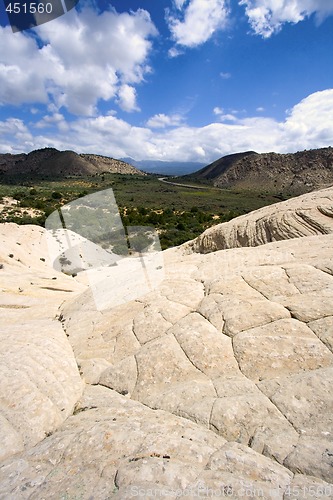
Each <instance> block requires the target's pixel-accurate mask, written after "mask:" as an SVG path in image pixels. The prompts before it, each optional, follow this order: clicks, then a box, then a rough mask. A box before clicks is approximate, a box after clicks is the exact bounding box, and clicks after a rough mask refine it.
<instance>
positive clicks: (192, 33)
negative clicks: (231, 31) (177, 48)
mask: <svg viewBox="0 0 333 500" xmlns="http://www.w3.org/2000/svg"><path fill="white" fill-rule="evenodd" d="M174 3H175V5H176V7H177V9H178V11H180V12H174V13H173V14H170V13H169V14H168V16H167V22H168V25H169V29H170V31H171V35H172V38H173V40H174V41H175V42H176V44H178V45H181V46H183V47H196V46H198V45H201V44H202V43H204V42H206V41H207V40H209V39H210V38H211V37H212V35H213V34H214V33H215V32H216V31H217V30H220V29H222V28H224V27H225V25H226V21H227V15H228V9H227V6H226V1H225V0H190V1H189V2H188V3H187V2H185V1H183V0H175V2H174Z"/></svg>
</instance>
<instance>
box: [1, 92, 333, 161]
mask: <svg viewBox="0 0 333 500" xmlns="http://www.w3.org/2000/svg"><path fill="white" fill-rule="evenodd" d="M215 114H216V117H217V118H218V121H216V122H214V123H210V124H208V125H205V126H202V127H190V126H188V125H186V124H184V123H183V124H179V125H178V126H177V125H176V126H173V127H169V126H165V127H163V126H162V125H161V124H163V122H168V117H167V115H163V114H161V115H155V117H152V118H151V120H152V119H153V118H155V120H156V122H155V125H156V124H158V120H159V123H160V125H161V126H160V127H159V128H156V127H153V125H154V122H151V123H150V124H149V125H148V123H147V124H146V126H144V127H136V126H133V125H131V124H130V123H128V122H127V121H125V120H121V119H119V118H117V117H116V116H113V115H112V114H109V115H106V116H97V117H80V118H76V119H75V120H73V121H67V122H65V124H66V126H67V129H66V130H65V129H64V130H61V128H59V127H58V121H59V123H61V125H62V126H64V120H62V119H61V117H60V116H58V115H54V117H53V118H48V119H44V124H46V123H47V124H49V125H51V124H52V123H54V127H53V129H51V128H49V127H46V128H43V129H40V128H36V129H33V128H32V127H30V129H28V127H27V125H25V124H24V123H23V122H22V121H21V120H18V119H14V118H12V119H9V120H6V121H5V122H0V134H1V136H2V139H3V140H2V143H1V150H2V151H3V152H10V151H12V152H14V151H15V152H22V151H31V150H32V149H36V148H43V147H46V146H53V147H56V148H58V149H73V150H75V151H77V152H82V153H89V152H90V153H97V154H105V155H107V156H113V157H116V158H120V157H125V156H130V157H132V158H135V159H137V160H142V159H151V160H177V161H201V162H206V163H207V164H208V163H210V162H212V161H214V160H216V159H217V158H219V157H221V156H224V155H227V154H231V153H236V152H240V151H247V150H254V151H257V152H258V153H264V152H269V151H275V152H277V153H287V152H295V151H301V150H303V149H313V148H320V147H327V146H332V145H333V120H332V116H333V89H327V90H324V91H321V92H316V93H314V94H311V95H309V96H308V97H306V98H305V99H303V100H302V101H301V102H299V103H297V104H296V105H295V106H294V107H293V108H292V109H291V110H289V111H288V113H287V114H286V118H285V120H282V121H277V120H275V119H273V118H269V117H260V116H255V117H247V118H239V119H237V118H236V117H235V116H233V120H230V118H229V117H228V115H227V114H226V113H224V111H223V109H221V108H218V107H217V108H215ZM165 117H167V118H165ZM169 123H170V122H169ZM41 131H42V132H43V133H42V134H41ZM34 132H38V135H34Z"/></svg>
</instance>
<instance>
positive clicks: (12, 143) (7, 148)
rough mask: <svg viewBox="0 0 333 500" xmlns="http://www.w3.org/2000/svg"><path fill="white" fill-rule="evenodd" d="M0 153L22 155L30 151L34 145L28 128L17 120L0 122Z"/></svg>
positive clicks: (11, 119)
mask: <svg viewBox="0 0 333 500" xmlns="http://www.w3.org/2000/svg"><path fill="white" fill-rule="evenodd" d="M0 136H1V143H0V152H2V153H22V152H24V151H30V150H31V148H32V147H33V145H34V137H33V135H32V133H31V132H30V131H29V129H28V127H27V126H26V125H25V124H24V123H23V121H22V120H20V119H18V118H8V119H7V120H5V121H0Z"/></svg>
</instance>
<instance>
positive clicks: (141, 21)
mask: <svg viewBox="0 0 333 500" xmlns="http://www.w3.org/2000/svg"><path fill="white" fill-rule="evenodd" d="M34 31H35V33H36V34H37V37H33V36H29V35H27V34H25V33H22V32H21V33H17V34H15V36H13V34H12V32H11V30H10V28H9V27H6V28H0V45H1V46H3V47H6V50H5V51H2V52H1V54H0V103H1V104H14V105H20V104H22V103H35V104H37V103H43V104H46V103H48V102H50V101H51V102H54V103H55V104H56V106H57V108H58V109H60V108H61V107H65V108H67V109H68V110H69V111H70V112H71V113H73V114H76V115H86V116H89V115H94V114H96V113H97V105H98V102H99V101H100V100H101V99H102V100H104V101H109V100H111V99H115V98H118V99H119V103H120V105H121V106H122V107H123V109H126V110H128V111H132V110H136V109H137V106H136V104H135V90H134V87H133V86H134V85H136V84H138V83H140V82H142V81H143V80H144V76H145V75H146V74H147V73H148V72H149V71H151V70H150V67H149V65H148V57H149V55H150V52H151V48H152V44H151V38H152V37H153V36H155V35H156V34H157V31H156V28H155V26H154V24H153V23H152V21H151V19H150V16H149V14H148V13H147V12H146V11H144V10H142V9H139V10H137V11H136V12H130V13H127V12H124V13H121V14H118V13H117V12H116V11H115V10H109V11H105V12H103V13H102V14H98V13H97V12H96V11H94V10H91V9H89V8H84V9H83V10H82V12H80V13H78V12H76V11H75V10H74V9H73V10H72V11H71V12H69V13H68V14H67V15H66V16H61V17H60V18H58V19H55V20H53V21H52V23H46V24H44V25H41V26H39V27H38V28H36V29H35V30H34Z"/></svg>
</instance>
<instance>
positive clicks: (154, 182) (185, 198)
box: [0, 173, 279, 249]
mask: <svg viewBox="0 0 333 500" xmlns="http://www.w3.org/2000/svg"><path fill="white" fill-rule="evenodd" d="M176 182H177V181H176ZM110 187H111V188H112V189H113V192H114V195H115V197H116V201H117V204H118V207H119V211H120V215H121V218H122V221H123V224H124V225H125V226H153V227H155V228H156V229H157V230H158V232H159V236H160V241H161V246H162V248H163V249H165V248H168V247H171V246H175V245H180V244H181V243H183V242H185V241H188V240H190V239H193V238H195V237H196V236H198V235H199V234H200V233H202V232H203V231H204V230H205V229H206V228H208V227H210V226H212V225H213V224H219V223H221V222H225V221H228V220H230V219H232V218H234V217H236V216H238V215H242V214H244V213H247V212H250V211H252V210H255V209H256V208H259V207H262V206H264V205H269V204H271V203H276V202H277V201H279V199H277V196H274V195H273V194H270V193H268V192H262V193H254V192H250V191H239V190H238V191H233V190H222V189H218V188H213V187H211V186H208V185H204V184H203V185H202V189H189V188H185V187H181V186H173V185H171V184H166V183H163V182H161V181H159V180H158V178H157V177H156V176H154V175H148V176H145V177H142V176H133V175H126V174H107V173H104V174H103V175H94V176H89V177H81V178H77V177H76V178H66V179H63V180H46V179H45V180H36V179H34V180H31V179H26V180H22V178H20V179H12V180H11V181H10V183H7V184H0V203H1V199H2V198H3V197H7V196H9V197H12V198H14V199H15V200H17V202H18V203H17V205H10V206H9V205H8V206H6V207H5V208H4V209H3V210H2V212H0V222H16V223H17V224H38V225H43V224H44V223H45V219H46V218H47V217H48V216H49V215H50V214H51V213H52V212H53V211H54V210H56V209H57V208H59V207H60V206H62V205H65V204H66V203H69V202H70V201H73V200H75V199H77V198H79V197H82V196H85V195H87V194H90V193H93V192H96V191H100V190H102V189H107V188H110ZM31 209H33V210H31Z"/></svg>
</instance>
